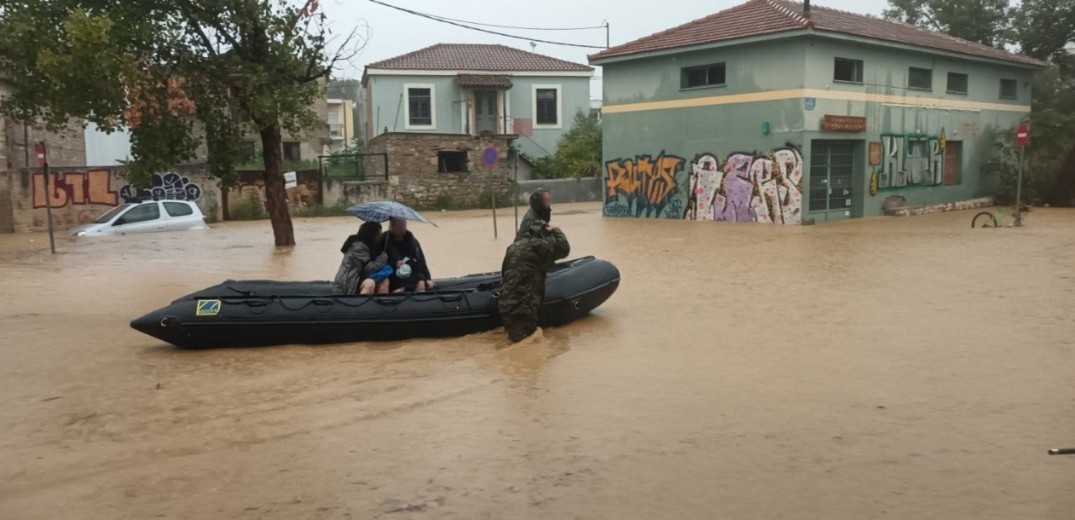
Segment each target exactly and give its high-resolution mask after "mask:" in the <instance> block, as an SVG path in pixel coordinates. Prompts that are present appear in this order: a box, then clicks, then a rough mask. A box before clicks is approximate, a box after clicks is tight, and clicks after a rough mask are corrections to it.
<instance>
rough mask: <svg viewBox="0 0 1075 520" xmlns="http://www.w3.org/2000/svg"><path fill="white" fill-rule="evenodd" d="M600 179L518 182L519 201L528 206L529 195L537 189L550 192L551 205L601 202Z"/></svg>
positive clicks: (583, 178)
mask: <svg viewBox="0 0 1075 520" xmlns="http://www.w3.org/2000/svg"><path fill="white" fill-rule="evenodd" d="M602 186H603V183H602V181H601V177H579V178H571V179H534V180H527V181H519V199H520V202H521V203H523V204H529V201H530V194H531V193H533V192H534V191H536V190H538V189H543V190H548V191H550V192H552V197H553V203H554V204H556V203H568V202H591V201H597V200H601V194H602V191H604V190H603V189H602Z"/></svg>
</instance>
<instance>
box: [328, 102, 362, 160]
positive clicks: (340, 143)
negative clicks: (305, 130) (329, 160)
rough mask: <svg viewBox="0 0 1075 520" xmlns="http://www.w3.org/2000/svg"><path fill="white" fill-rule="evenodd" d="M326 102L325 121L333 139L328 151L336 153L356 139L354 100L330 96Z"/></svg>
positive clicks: (330, 137)
mask: <svg viewBox="0 0 1075 520" xmlns="http://www.w3.org/2000/svg"><path fill="white" fill-rule="evenodd" d="M325 104H326V110H325V121H326V122H327V123H328V136H329V139H330V141H331V142H330V143H329V145H328V149H329V150H328V151H329V152H330V153H336V152H339V151H340V150H342V149H344V148H347V147H348V146H350V145H352V144H353V143H354V141H355V123H354V102H353V101H351V100H350V99H332V98H329V99H327V100H326V101H325Z"/></svg>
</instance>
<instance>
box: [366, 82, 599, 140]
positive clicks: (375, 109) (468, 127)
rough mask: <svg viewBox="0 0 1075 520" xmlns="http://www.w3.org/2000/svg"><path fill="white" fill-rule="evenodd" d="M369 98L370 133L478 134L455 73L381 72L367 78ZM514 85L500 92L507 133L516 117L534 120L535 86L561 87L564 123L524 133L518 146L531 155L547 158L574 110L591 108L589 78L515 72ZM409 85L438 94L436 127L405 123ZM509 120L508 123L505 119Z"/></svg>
mask: <svg viewBox="0 0 1075 520" xmlns="http://www.w3.org/2000/svg"><path fill="white" fill-rule="evenodd" d="M367 81H368V83H367V87H366V88H367V91H368V97H369V100H370V103H369V106H368V108H367V115H366V117H367V118H368V120H369V122H370V123H369V127H368V128H369V129H370V131H371V133H370V136H371V137H372V136H378V135H380V134H382V133H384V131H385V128H386V127H387V129H388V131H389V132H415V133H452V134H464V133H468V132H469V133H471V134H475V133H476V131H475V130H474V126H475V125H474V123H473V110H474V109H473V106H474V101H473V93H474V90H475V89H473V88H460V87H458V86H456V84H455V77H454V76H381V75H373V76H369V78H368V79H367ZM512 83H513V85H512V87H511V88H510V89H508V90H506V91H503V90H502V91H500V92H501V94H500V97H499V101H498V106H499V107H500V108H499V111H500V117H501V119H500V122H499V123H498V128H499V129H500V130H501V132H504V133H509V134H510V133H515V132H517V131H518V130H517V129H516V128H514V120H515V119H530V120H531V121H533V117H534V115H533V113H534V108H533V103H534V87H535V86H537V85H542V86H558V87H559V88H560V118H559V119H560V123H559V124H558V125H555V126H554V127H544V128H543V127H536V126H534V127H533V128H532V131H531V132H529V133H530V135H528V136H520V139H519V140H518V141H517V143H516V146H518V147H519V148H520V149H521V150H522V151H523V153H525V154H527V155H529V156H531V157H544V156H546V155H549V154H551V153H553V152H555V151H556V145H557V143H558V142H559V141H560V137H561V136H563V134H564V133H565V132H567V131H568V130H570V129H571V122H572V121H573V120H574V117H575V112H576V111H577V110H583V111H584V112H588V111H589V108H590V101H589V93H590V78H588V77H570V76H567V77H565V76H515V77H513V78H512ZM405 85H415V86H417V85H424V86H431V87H432V89H433V97H434V104H435V107H434V113H435V116H434V121H433V123H434V125H433V127H432V128H428V127H420V128H409V127H408V126H409V125H408V124H407V106H406V103H407V100H406V99H405V98H404V97H402V96H403V94H404V90H403V89H404V86H405ZM505 118H506V122H505Z"/></svg>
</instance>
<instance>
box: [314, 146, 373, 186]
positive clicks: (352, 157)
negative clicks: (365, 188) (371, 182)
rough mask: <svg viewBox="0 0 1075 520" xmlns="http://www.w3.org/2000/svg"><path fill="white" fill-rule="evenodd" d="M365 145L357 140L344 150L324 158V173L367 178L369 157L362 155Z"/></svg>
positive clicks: (360, 178) (326, 174)
mask: <svg viewBox="0 0 1075 520" xmlns="http://www.w3.org/2000/svg"><path fill="white" fill-rule="evenodd" d="M364 152H365V146H363V144H362V142H361V141H359V140H357V139H356V140H355V141H354V142H353V143H351V144H350V145H348V146H346V147H345V148H343V149H342V150H340V151H338V152H336V153H333V154H331V155H330V156H329V157H327V158H323V159H322V168H323V172H322V174H323V175H325V176H328V177H352V178H357V179H359V180H363V179H365V178H366V161H367V160H369V159H370V158H369V157H366V156H361V155H357V154H361V153H364Z"/></svg>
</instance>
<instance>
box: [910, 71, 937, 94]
mask: <svg viewBox="0 0 1075 520" xmlns="http://www.w3.org/2000/svg"><path fill="white" fill-rule="evenodd" d="M907 88H913V89H915V90H933V70H931V69H919V68H916V67H911V68H910V69H909V71H908V73H907Z"/></svg>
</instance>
